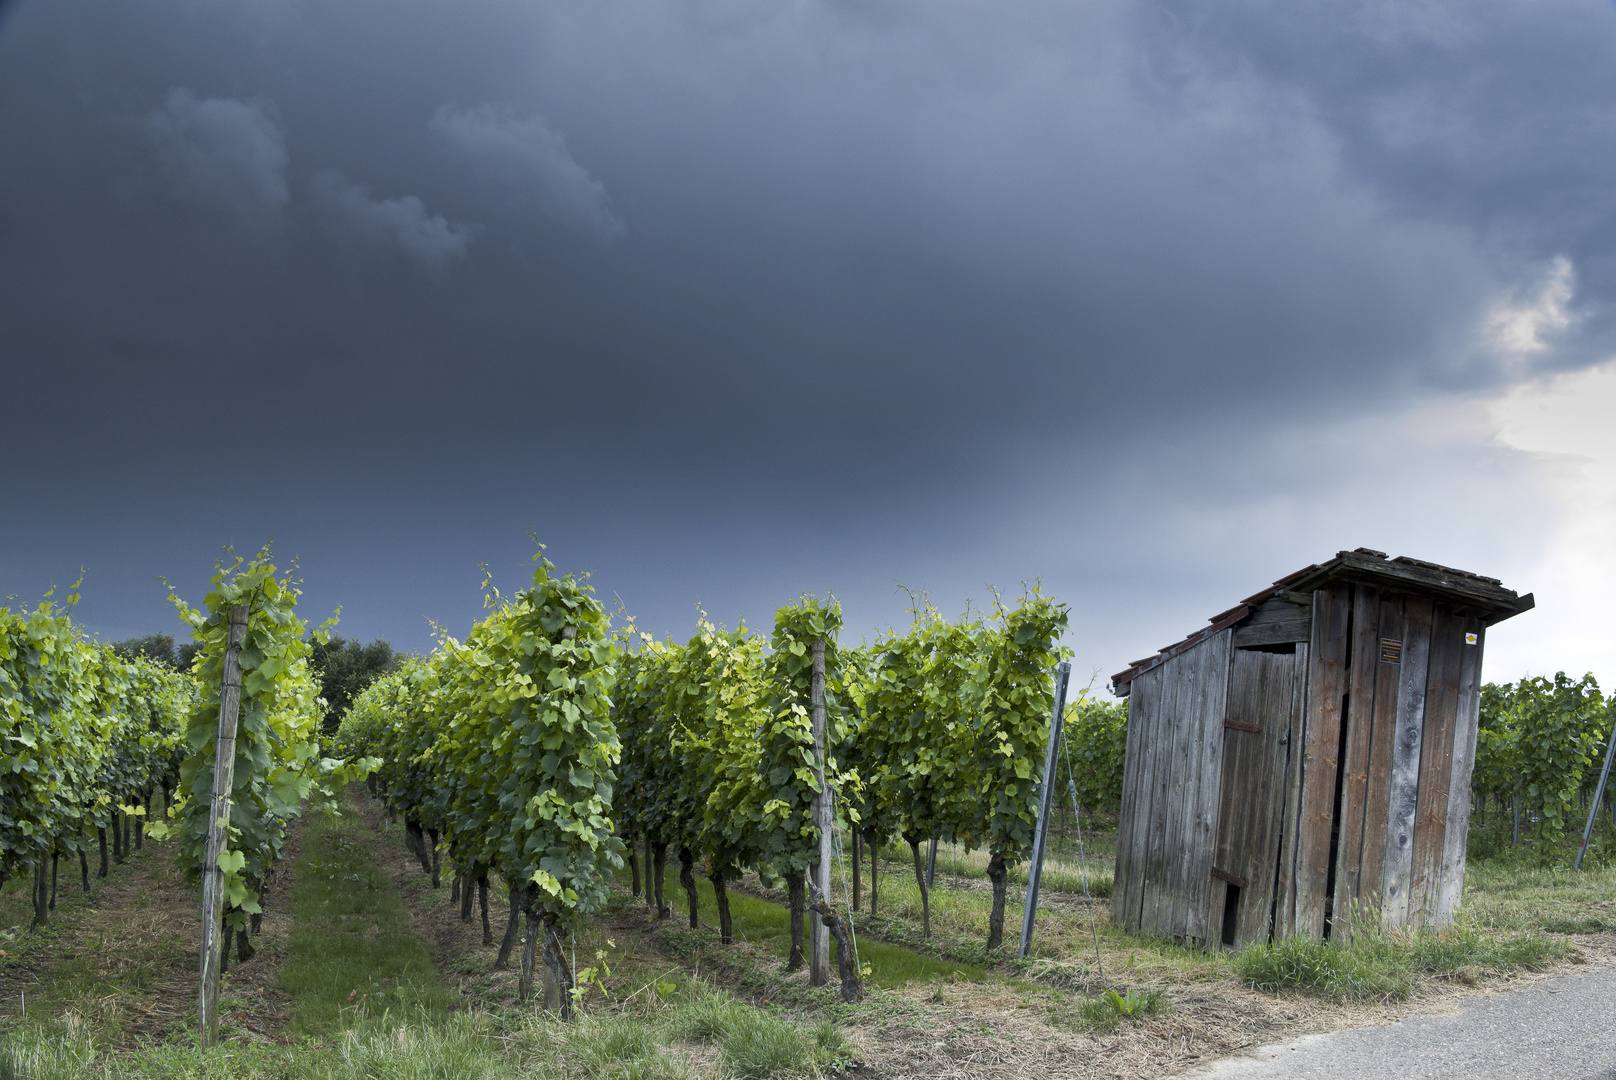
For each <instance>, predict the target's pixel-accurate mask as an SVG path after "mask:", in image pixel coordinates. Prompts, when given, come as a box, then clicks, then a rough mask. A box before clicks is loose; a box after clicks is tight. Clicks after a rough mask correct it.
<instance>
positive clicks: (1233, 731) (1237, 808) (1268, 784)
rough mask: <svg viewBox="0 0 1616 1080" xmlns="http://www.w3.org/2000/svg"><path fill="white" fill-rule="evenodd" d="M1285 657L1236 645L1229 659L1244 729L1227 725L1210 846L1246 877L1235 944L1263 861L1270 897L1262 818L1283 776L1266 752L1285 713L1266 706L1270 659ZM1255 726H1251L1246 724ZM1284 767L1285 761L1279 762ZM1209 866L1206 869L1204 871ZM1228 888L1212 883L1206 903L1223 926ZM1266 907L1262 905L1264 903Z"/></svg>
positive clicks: (1241, 937) (1235, 713) (1241, 939)
mask: <svg viewBox="0 0 1616 1080" xmlns="http://www.w3.org/2000/svg"><path fill="white" fill-rule="evenodd" d="M1281 659H1285V660H1288V659H1289V657H1280V656H1275V655H1273V654H1271V653H1261V652H1248V651H1246V650H1243V649H1236V650H1234V655H1233V656H1232V657H1231V658H1230V663H1229V677H1228V679H1229V682H1228V708H1227V713H1228V716H1229V717H1230V718H1232V719H1235V720H1237V721H1240V722H1242V723H1245V722H1246V721H1250V723H1248V724H1246V727H1245V728H1226V729H1225V731H1224V751H1223V780H1222V793H1221V797H1220V801H1219V813H1218V835H1217V842H1216V844H1215V845H1214V848H1213V865H1214V866H1217V867H1218V868H1219V869H1221V870H1226V871H1229V872H1231V873H1234V874H1236V875H1238V876H1240V877H1242V878H1245V879H1246V880H1247V883H1248V884H1247V888H1246V890H1244V891H1243V892H1242V893H1241V895H1240V901H1239V903H1240V908H1239V926H1238V929H1237V934H1236V940H1235V942H1234V944H1235V945H1237V946H1238V945H1242V944H1244V943H1245V940H1248V939H1249V937H1248V931H1247V923H1248V917H1249V915H1250V907H1251V903H1252V901H1253V900H1254V898H1255V897H1256V896H1257V895H1259V894H1260V893H1261V891H1262V889H1263V886H1264V883H1263V882H1262V881H1261V880H1260V879H1259V878H1258V877H1257V874H1256V871H1259V870H1260V869H1261V867H1262V866H1263V864H1264V863H1265V862H1266V863H1267V864H1268V867H1269V873H1268V878H1269V880H1268V882H1267V900H1268V901H1271V900H1272V899H1273V882H1272V876H1273V863H1274V857H1275V852H1274V851H1273V850H1272V849H1268V848H1266V847H1265V845H1264V843H1263V838H1262V836H1261V825H1262V824H1263V823H1264V821H1265V815H1264V809H1265V802H1266V800H1267V799H1268V798H1269V797H1270V796H1271V795H1272V794H1273V793H1274V792H1276V791H1278V792H1279V793H1280V795H1281V797H1283V789H1282V785H1283V782H1284V777H1283V775H1281V776H1280V777H1278V778H1277V779H1276V778H1274V777H1271V776H1270V775H1268V769H1267V767H1266V765H1267V762H1266V761H1265V759H1266V758H1267V757H1269V756H1271V755H1270V754H1268V753H1265V751H1266V750H1267V749H1268V747H1270V746H1271V745H1272V744H1274V743H1276V742H1277V741H1278V740H1279V739H1280V738H1281V737H1283V733H1284V727H1285V723H1286V720H1287V719H1288V718H1287V717H1286V716H1285V715H1284V713H1283V712H1281V714H1280V715H1279V716H1277V717H1273V716H1269V715H1267V713H1266V712H1265V708H1264V692H1265V690H1266V689H1267V682H1266V680H1267V677H1268V675H1269V672H1270V671H1271V670H1272V669H1273V663H1272V662H1273V661H1277V660H1281ZM1253 727H1254V728H1258V729H1259V730H1257V731H1251V730H1249V728H1253ZM1281 772H1283V765H1281ZM1210 874H1211V870H1210V868H1208V876H1210ZM1226 893H1227V890H1226V889H1219V888H1217V887H1216V886H1214V887H1213V891H1212V893H1211V896H1212V897H1213V899H1212V901H1211V907H1210V915H1211V921H1212V922H1214V923H1216V925H1217V929H1218V930H1219V931H1220V932H1221V930H1222V915H1223V905H1222V904H1220V903H1218V902H1217V897H1219V896H1220V895H1223V896H1226ZM1265 906H1266V905H1265Z"/></svg>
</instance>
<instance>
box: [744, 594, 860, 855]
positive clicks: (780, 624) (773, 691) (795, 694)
mask: <svg viewBox="0 0 1616 1080" xmlns="http://www.w3.org/2000/svg"><path fill="white" fill-rule="evenodd" d="M841 628H842V605H841V604H839V603H837V602H836V601H835V600H827V601H825V602H823V603H821V602H819V601H817V600H815V599H814V598H813V597H811V596H805V597H803V598H802V599H801V600H799V601H798V602H797V603H795V604H788V605H787V606H785V607H783V608H780V609H779V610H778V611H776V612H775V614H774V637H773V639H772V640H771V642H770V645H771V646H772V651H771V652H770V654H769V659H768V671H767V678H768V686H769V691H770V695H771V696H770V699H769V705H768V715H767V719H766V721H765V723H764V728H763V731H762V732H761V734H760V745H759V747H758V756H757V761H756V764H755V765H754V766H753V770H754V772H755V773H756V775H757V779H758V781H759V783H760V787H761V793H762V795H763V800H764V801H763V804H762V807H761V810H762V815H763V816H762V822H761V823H762V826H763V830H764V840H765V850H764V851H763V853H762V861H766V862H769V863H770V864H772V865H775V866H782V867H786V866H803V865H806V864H807V863H809V862H811V861H813V860H815V859H817V857H818V851H819V826H818V825H816V824H815V823H814V820H813V801H814V796H815V795H816V794H817V793H818V790H819V781H818V779H817V775H816V774H817V771H818V770H820V769H823V770H824V772H825V775H826V778H827V779H828V780H829V781H830V783H831V784H832V785H833V786H835V787H836V788H837V789H838V790H841V791H843V795H844V798H845V797H846V794H847V792H846V790H845V789H846V788H848V787H849V786H856V776H844V775H843V774H842V772H841V770H839V769H838V767H837V766H838V762H837V760H836V757H835V749H836V747H837V746H839V745H840V744H841V743H843V742H844V741H845V736H844V729H845V721H844V717H843V711H842V708H841V705H840V700H841V695H840V694H839V693H838V692H837V691H838V688H839V686H840V682H841V680H840V675H841V662H840V661H841V657H840V651H839V649H838V648H837V641H836V637H837V634H838V633H840V631H841ZM815 641H822V642H824V660H825V745H826V747H827V753H826V760H825V761H824V762H820V761H818V760H817V758H816V756H815V753H814V732H813V723H812V718H811V716H810V711H809V704H810V700H811V694H812V682H813V643H814V642H815ZM855 801H856V800H855ZM855 813H856V811H855Z"/></svg>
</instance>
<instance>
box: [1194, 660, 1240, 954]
mask: <svg viewBox="0 0 1616 1080" xmlns="http://www.w3.org/2000/svg"><path fill="white" fill-rule="evenodd" d="M1233 638H1234V632H1233V631H1232V630H1223V631H1220V632H1219V633H1217V634H1214V635H1213V636H1212V637H1210V638H1208V639H1207V641H1206V643H1205V644H1204V645H1202V646H1201V648H1202V650H1204V651H1205V653H1206V657H1205V659H1204V660H1203V662H1202V664H1201V686H1202V692H1201V697H1200V701H1199V703H1198V704H1197V710H1198V712H1199V716H1198V718H1197V723H1196V735H1195V741H1194V742H1193V743H1192V744H1191V762H1192V765H1193V776H1194V779H1193V782H1192V784H1191V786H1190V792H1189V794H1190V813H1189V814H1188V816H1187V818H1186V821H1185V833H1186V837H1185V852H1186V866H1185V873H1184V881H1185V886H1186V890H1187V894H1186V897H1185V913H1186V918H1185V925H1184V935H1185V936H1186V937H1188V938H1191V939H1193V940H1196V941H1202V942H1207V943H1215V941H1216V937H1217V935H1218V934H1219V933H1220V932H1221V930H1222V926H1221V924H1220V925H1218V926H1214V925H1213V922H1212V915H1211V911H1212V908H1211V904H1212V850H1213V847H1214V845H1215V842H1216V838H1217V829H1218V810H1219V796H1220V795H1221V794H1222V783H1223V752H1224V727H1223V718H1224V715H1225V714H1226V712H1227V711H1228V707H1229V651H1230V645H1231V642H1232V641H1233ZM1221 910H1222V909H1221V907H1220V908H1219V911H1220V912H1221Z"/></svg>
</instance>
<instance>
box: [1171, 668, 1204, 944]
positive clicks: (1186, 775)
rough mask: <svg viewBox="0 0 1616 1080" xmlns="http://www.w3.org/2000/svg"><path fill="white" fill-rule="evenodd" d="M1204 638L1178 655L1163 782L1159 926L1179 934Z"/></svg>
mask: <svg viewBox="0 0 1616 1080" xmlns="http://www.w3.org/2000/svg"><path fill="white" fill-rule="evenodd" d="M1206 650H1207V643H1206V642H1202V643H1201V645H1197V647H1196V648H1193V650H1189V652H1188V653H1185V655H1183V656H1181V658H1180V660H1178V663H1180V664H1181V668H1180V674H1178V679H1180V684H1178V711H1176V716H1175V719H1176V721H1178V724H1176V728H1175V729H1173V773H1172V779H1170V781H1168V795H1167V797H1168V807H1167V828H1165V829H1164V833H1162V883H1164V886H1165V888H1164V889H1162V928H1164V933H1168V934H1172V936H1175V938H1183V936H1186V934H1188V933H1189V930H1188V925H1189V912H1188V907H1189V904H1188V897H1189V880H1188V878H1186V870H1188V867H1189V847H1188V841H1189V821H1191V816H1193V812H1194V783H1196V776H1194V773H1196V766H1197V763H1199V753H1197V745H1196V744H1197V742H1199V734H1201V732H1199V724H1197V721H1199V718H1201V708H1199V703H1201V695H1202V692H1204V679H1206V671H1204V669H1206V656H1207V652H1206Z"/></svg>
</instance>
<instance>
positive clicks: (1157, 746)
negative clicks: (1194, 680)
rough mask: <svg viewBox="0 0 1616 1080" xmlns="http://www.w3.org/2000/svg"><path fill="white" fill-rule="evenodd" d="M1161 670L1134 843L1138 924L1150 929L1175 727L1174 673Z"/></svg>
mask: <svg viewBox="0 0 1616 1080" xmlns="http://www.w3.org/2000/svg"><path fill="white" fill-rule="evenodd" d="M1157 670H1158V671H1160V674H1159V675H1157V677H1156V680H1155V684H1154V685H1153V686H1152V687H1151V693H1152V694H1153V695H1154V697H1155V699H1156V700H1155V705H1154V708H1153V710H1152V717H1151V724H1150V728H1149V730H1148V731H1147V733H1146V738H1147V740H1148V754H1147V756H1146V758H1145V760H1144V769H1143V771H1142V772H1141V775H1140V777H1139V783H1140V785H1141V786H1142V787H1143V788H1144V789H1145V790H1144V792H1143V795H1142V798H1143V801H1142V802H1141V803H1140V806H1139V814H1138V817H1137V819H1136V825H1137V827H1138V830H1139V834H1138V836H1136V837H1135V838H1134V842H1133V845H1134V851H1135V852H1136V854H1137V856H1138V859H1139V899H1138V904H1139V922H1138V925H1139V928H1140V929H1141V930H1148V929H1150V924H1149V923H1148V922H1147V919H1148V918H1149V916H1150V913H1151V890H1152V887H1153V881H1154V878H1153V875H1155V874H1158V873H1159V872H1160V869H1161V868H1160V864H1159V863H1157V864H1156V865H1152V862H1151V850H1152V845H1157V846H1158V849H1159V843H1160V838H1159V837H1158V836H1156V835H1154V834H1155V833H1156V832H1157V824H1156V823H1157V821H1158V820H1159V818H1160V814H1161V810H1162V799H1163V797H1164V796H1163V793H1162V791H1161V780H1162V773H1163V766H1164V765H1165V763H1166V760H1167V757H1168V754H1167V750H1166V746H1165V739H1164V736H1165V733H1166V732H1167V731H1169V730H1171V728H1170V724H1171V717H1170V715H1169V713H1170V711H1171V709H1172V707H1173V678H1172V672H1171V671H1166V670H1162V669H1160V668H1158V669H1157Z"/></svg>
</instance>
